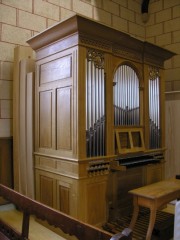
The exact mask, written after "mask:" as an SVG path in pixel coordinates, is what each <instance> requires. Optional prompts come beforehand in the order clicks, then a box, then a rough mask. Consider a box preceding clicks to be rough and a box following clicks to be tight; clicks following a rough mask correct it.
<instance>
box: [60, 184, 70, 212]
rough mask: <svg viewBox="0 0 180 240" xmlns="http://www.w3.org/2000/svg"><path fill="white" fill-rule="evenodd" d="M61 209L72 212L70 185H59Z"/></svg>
mask: <svg viewBox="0 0 180 240" xmlns="http://www.w3.org/2000/svg"><path fill="white" fill-rule="evenodd" d="M59 197H60V199H59V210H60V211H61V212H64V213H66V214H69V213H70V206H69V205H70V189H69V187H68V186H62V185H59Z"/></svg>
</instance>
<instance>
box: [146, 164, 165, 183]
mask: <svg viewBox="0 0 180 240" xmlns="http://www.w3.org/2000/svg"><path fill="white" fill-rule="evenodd" d="M162 179H163V168H162V164H157V165H148V166H146V182H145V184H147V185H148V184H151V183H155V182H158V181H161V180H162Z"/></svg>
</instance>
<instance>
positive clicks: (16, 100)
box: [13, 46, 34, 198]
mask: <svg viewBox="0 0 180 240" xmlns="http://www.w3.org/2000/svg"><path fill="white" fill-rule="evenodd" d="M32 72H34V60H33V51H32V49H31V48H29V47H22V46H21V47H20V46H18V47H16V48H15V50H14V74H13V162H14V164H13V165H14V169H13V171H14V189H15V190H16V191H19V192H20V193H22V194H24V195H27V196H28V197H31V198H34V186H33V182H34V178H33V165H32V163H33V88H34V82H33V81H34V79H33V74H32Z"/></svg>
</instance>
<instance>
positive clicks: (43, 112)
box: [39, 91, 52, 148]
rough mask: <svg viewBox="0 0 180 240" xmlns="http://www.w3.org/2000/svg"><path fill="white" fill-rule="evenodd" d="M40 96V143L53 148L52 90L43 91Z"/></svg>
mask: <svg viewBox="0 0 180 240" xmlns="http://www.w3.org/2000/svg"><path fill="white" fill-rule="evenodd" d="M39 98H40V100H39V104H40V106H39V115H40V116H39V125H40V126H39V129H40V136H39V144H40V147H47V148H52V92H51V91H45V92H41V93H40V95H39Z"/></svg>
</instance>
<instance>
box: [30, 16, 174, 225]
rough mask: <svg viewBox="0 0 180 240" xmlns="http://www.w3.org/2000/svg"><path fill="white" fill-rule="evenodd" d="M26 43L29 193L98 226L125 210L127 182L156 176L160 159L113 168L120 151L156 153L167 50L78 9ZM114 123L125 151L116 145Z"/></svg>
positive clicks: (161, 132) (137, 182) (159, 172)
mask: <svg viewBox="0 0 180 240" xmlns="http://www.w3.org/2000/svg"><path fill="white" fill-rule="evenodd" d="M27 42H28V43H29V45H30V46H31V47H32V48H33V49H34V50H35V52H36V79H35V151H34V157H35V159H34V162H35V178H36V181H35V185H36V186H35V187H36V199H37V200H39V201H40V202H43V203H44V204H47V205H49V206H51V207H54V208H57V209H59V210H61V211H62V212H65V213H67V214H70V215H71V216H73V217H76V218H78V219H80V220H82V221H85V222H88V223H90V224H94V225H102V224H103V223H104V222H106V221H107V219H108V217H115V213H117V214H121V213H122V211H121V210H122V209H127V207H126V206H125V205H124V204H126V196H127V191H128V190H129V189H132V188H134V187H137V186H139V185H144V184H148V183H151V182H153V181H157V180H159V179H160V178H163V163H162V162H161V161H159V160H158V161H159V162H158V163H156V164H152V159H151V164H148V165H146V166H143V167H139V166H138V167H134V168H130V169H128V170H127V171H112V170H114V168H115V167H114V166H115V165H116V170H117V165H120V163H121V160H120V159H121V157H122V154H124V156H125V155H126V154H127V155H128V154H129V152H130V153H131V154H132V155H133V154H134V156H135V155H137V154H138V155H146V153H145V152H146V151H152V153H153V151H154V150H155V152H156V151H157V149H159V151H160V152H161V154H162V155H163V153H164V145H165V134H164V79H163V71H164V70H163V65H164V61H165V60H167V59H169V58H171V57H172V56H173V55H174V54H173V53H172V52H170V51H167V50H165V49H162V48H160V47H158V46H155V45H153V44H151V43H148V42H143V41H140V40H138V39H136V38H133V37H131V36H129V35H128V34H126V33H123V32H120V31H118V30H116V29H112V28H110V27H108V26H105V25H103V24H100V23H98V22H95V21H92V20H90V19H87V18H85V17H82V16H80V15H75V16H72V17H70V18H68V19H65V20H64V21H62V22H60V23H58V24H56V25H54V26H53V27H51V28H48V29H47V30H45V31H43V32H41V33H40V34H38V35H36V36H34V37H33V38H31V39H29V40H28V41H27ZM134 128H140V129H141V131H140V134H135V135H136V136H135V139H136V140H135V146H136V147H135V148H136V150H135V152H134V151H133V150H134V147H132V146H131V139H129V137H128V136H129V131H130V130H132V129H134ZM129 129H130V130H129ZM121 130H125V133H124V135H123V139H124V141H125V142H126V143H125V146H127V149H126V151H125V149H124V147H123V149H120V150H119V149H118V148H119V146H118V144H119V143H118V141H119V140H118V138H117V137H116V136H115V135H116V132H118V131H121ZM131 132H132V131H130V133H131ZM141 134H143V136H144V137H143V138H142V137H139V136H141ZM132 135H133V133H132ZM133 137H134V135H133ZM142 140H143V146H142V145H140V149H138V148H139V147H138V143H139V141H142ZM120 143H121V142H120ZM129 144H130V145H129ZM141 144H142V142H141ZM129 146H130V147H129ZM120 148H122V147H121V146H120ZM121 151H122V152H121ZM153 161H154V160H153ZM155 162H157V161H156V160H155V161H154V163H155ZM111 166H112V168H111ZM118 170H120V169H118ZM125 183H126V184H125ZM125 185H127V186H128V187H127V189H126V190H124V189H122V187H124V186H125ZM107 209H108V211H107Z"/></svg>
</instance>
